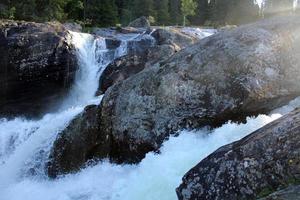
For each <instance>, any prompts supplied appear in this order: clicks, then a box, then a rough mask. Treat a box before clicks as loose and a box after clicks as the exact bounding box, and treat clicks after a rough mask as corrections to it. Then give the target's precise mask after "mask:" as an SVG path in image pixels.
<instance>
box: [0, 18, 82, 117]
mask: <svg viewBox="0 0 300 200" xmlns="http://www.w3.org/2000/svg"><path fill="white" fill-rule="evenodd" d="M0 55H1V56H0V82H1V84H0V113H1V114H0V115H1V116H3V115H4V116H8V115H12V116H13V115H17V114H20V115H26V116H27V115H28V116H37V115H39V114H40V113H41V112H42V111H43V110H44V109H48V108H49V107H50V106H51V104H54V103H55V102H56V101H57V100H58V99H59V98H60V97H62V96H63V95H64V94H65V93H66V91H67V90H68V89H69V87H70V85H71V84H72V82H73V80H74V78H75V72H76V70H77V68H78V66H77V58H76V53H75V48H74V47H73V45H72V44H71V35H70V34H69V33H68V31H67V30H66V29H65V28H64V26H63V25H61V24H60V23H32V22H16V21H0Z"/></svg>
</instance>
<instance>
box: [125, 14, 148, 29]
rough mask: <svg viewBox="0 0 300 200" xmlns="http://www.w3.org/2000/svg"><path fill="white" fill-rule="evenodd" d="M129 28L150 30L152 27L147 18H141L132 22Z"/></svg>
mask: <svg viewBox="0 0 300 200" xmlns="http://www.w3.org/2000/svg"><path fill="white" fill-rule="evenodd" d="M128 26H129V27H134V28H148V27H150V22H149V20H148V19H147V17H144V16H143V17H140V18H137V19H135V20H134V21H132V22H130V23H129V25H128Z"/></svg>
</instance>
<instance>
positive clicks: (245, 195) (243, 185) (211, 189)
mask: <svg viewBox="0 0 300 200" xmlns="http://www.w3.org/2000/svg"><path fill="white" fill-rule="evenodd" d="M299 163H300V109H297V110H295V111H293V112H291V113H290V114H288V115H286V116H284V117H282V118H280V119H278V120H276V121H274V122H272V123H270V124H268V125H266V126H265V127H263V128H261V129H259V130H257V131H255V132H254V133H252V134H250V135H249V136H247V137H245V138H243V139H242V140H240V141H237V142H234V143H232V144H229V145H226V146H224V147H221V148H220V149H218V150H217V151H216V152H214V153H212V154H211V155H209V156H208V157H207V158H205V159H204V160H202V161H201V162H200V163H199V164H198V165H197V166H196V167H194V168H193V169H191V170H190V171H189V172H188V173H187V174H186V175H185V176H184V177H183V183H182V184H181V185H180V187H179V188H178V189H177V194H178V197H179V199H180V200H188V199H190V200H192V199H193V200H194V199H207V200H219V199H220V200H221V199H222V200H227V199H228V200H239V199H257V198H260V197H265V196H268V195H269V194H271V193H273V194H272V195H269V196H268V197H266V198H265V200H267V199H284V200H287V199H297V198H298V199H299V187H298V188H297V190H292V188H290V189H288V190H287V191H280V192H275V191H277V190H281V189H282V188H286V187H287V186H289V185H293V184H295V183H299V181H300V164H299ZM294 189H295V188H294ZM274 192H275V193H274ZM297 194H298V195H297ZM284 196H286V198H283V197H284ZM296 196H297V198H295V197H296ZM275 197H278V198H275ZM279 197H281V198H279ZM287 197H289V198H287Z"/></svg>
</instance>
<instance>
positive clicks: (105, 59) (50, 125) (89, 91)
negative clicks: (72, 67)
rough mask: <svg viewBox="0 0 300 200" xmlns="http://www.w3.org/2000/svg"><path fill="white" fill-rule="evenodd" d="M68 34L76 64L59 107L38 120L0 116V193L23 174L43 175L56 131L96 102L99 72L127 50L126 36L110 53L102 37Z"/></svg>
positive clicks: (23, 175)
mask: <svg viewBox="0 0 300 200" xmlns="http://www.w3.org/2000/svg"><path fill="white" fill-rule="evenodd" d="M70 34H71V36H72V41H73V44H74V46H75V48H76V49H77V57H78V62H79V63H78V64H79V66H80V67H79V70H78V71H77V73H76V77H75V81H74V85H73V86H72V88H71V90H70V92H69V93H68V94H67V96H66V98H65V99H64V101H63V102H62V104H61V105H60V107H59V110H58V111H57V112H55V113H48V114H45V115H44V117H43V118H42V119H40V120H27V119H24V118H15V119H13V120H7V119H0V193H1V188H2V187H5V186H6V185H8V184H13V183H15V182H18V181H20V180H23V179H26V178H27V177H35V178H38V179H41V178H42V179H43V178H47V177H46V175H45V172H44V169H45V164H46V162H47V158H48V156H49V152H50V150H51V147H52V145H53V142H54V140H55V139H56V137H57V134H58V133H60V132H61V131H62V130H63V129H64V128H66V126H67V125H68V124H69V123H70V121H71V120H72V119H74V117H75V116H76V115H78V114H79V113H81V112H82V111H83V109H84V108H85V106H87V105H90V104H99V103H100V101H101V96H99V97H97V96H95V94H96V91H97V89H98V84H99V77H100V75H101V74H102V72H103V70H104V69H105V67H106V66H107V65H108V64H109V63H110V62H112V61H113V60H114V59H116V58H118V57H120V56H123V55H125V54H126V53H127V49H128V47H127V44H128V42H127V40H124V39H122V42H121V45H120V47H118V48H117V49H115V50H114V51H115V53H114V54H113V55H112V53H111V50H108V49H107V47H106V40H105V38H102V37H98V36H93V35H90V34H84V33H76V32H70ZM135 37H136V36H135ZM111 55H112V56H111ZM0 199H1V197H0Z"/></svg>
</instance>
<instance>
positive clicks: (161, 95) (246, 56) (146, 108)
mask: <svg viewBox="0 0 300 200" xmlns="http://www.w3.org/2000/svg"><path fill="white" fill-rule="evenodd" d="M299 27H300V21H299V20H297V17H290V18H277V19H276V20H266V21H262V22H259V23H256V24H251V25H246V26H242V27H239V28H237V29H234V30H231V31H224V32H222V33H219V34H216V35H214V36H211V37H209V38H206V39H203V40H202V41H200V42H199V43H197V44H195V45H193V46H191V47H188V48H185V49H184V50H182V51H180V52H178V53H177V54H175V55H174V56H172V57H171V58H169V59H167V60H166V61H164V62H161V63H160V64H155V65H153V66H151V67H148V68H146V69H144V70H143V71H141V72H139V73H138V74H136V75H134V76H131V77H130V78H128V79H126V80H124V81H122V82H119V83H117V84H115V85H114V86H112V87H110V88H109V89H108V90H107V91H106V93H105V96H104V98H103V101H102V104H101V105H100V106H98V111H99V113H98V115H99V121H98V123H99V124H100V130H99V131H95V132H94V134H96V135H97V136H98V137H99V138H101V137H102V136H107V137H109V138H110V139H109V140H110V147H111V148H110V149H111V151H110V152H107V155H109V156H108V157H109V158H110V159H111V161H113V162H117V163H123V162H126V163H136V162H139V161H140V160H141V159H143V158H144V156H145V154H146V153H147V152H149V151H155V150H157V149H158V148H159V147H160V145H161V144H162V142H163V141H164V140H165V139H166V138H167V137H168V136H169V134H171V133H174V132H176V131H178V130H180V129H182V128H191V129H193V128H199V127H202V126H207V125H208V126H218V125H221V124H222V123H224V122H225V121H228V120H236V121H243V120H244V119H245V117H246V116H249V115H256V114H258V113H266V112H269V111H270V110H273V109H274V108H276V107H278V106H281V105H283V104H286V103H287V102H288V101H290V100H291V99H293V98H295V97H296V96H299V94H300V87H299V84H298V83H299V81H300V46H299V45H298V44H299V42H300V37H299V36H300V35H299V31H300V28H299ZM66 131H68V128H67V130H66ZM69 131H72V129H71V130H69ZM78 134H80V133H78ZM83 137H84V136H83ZM57 142H59V141H57ZM69 145H71V146H72V145H75V144H74V143H70V142H68V141H66V142H65V143H64V145H63V146H66V147H67V146H69ZM97 145H98V142H97V141H94V145H93V146H97ZM53 151H54V152H55V151H57V152H60V148H57V147H56V146H54V148H53ZM103 154H105V153H103V152H102V155H103ZM62 156H63V157H64V155H62ZM98 158H102V157H98ZM53 160H54V161H53V162H55V159H53ZM84 162H85V160H82V165H81V166H83V164H84ZM58 165H59V164H58ZM50 166H51V164H50ZM66 172H68V170H65V171H61V173H66Z"/></svg>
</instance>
